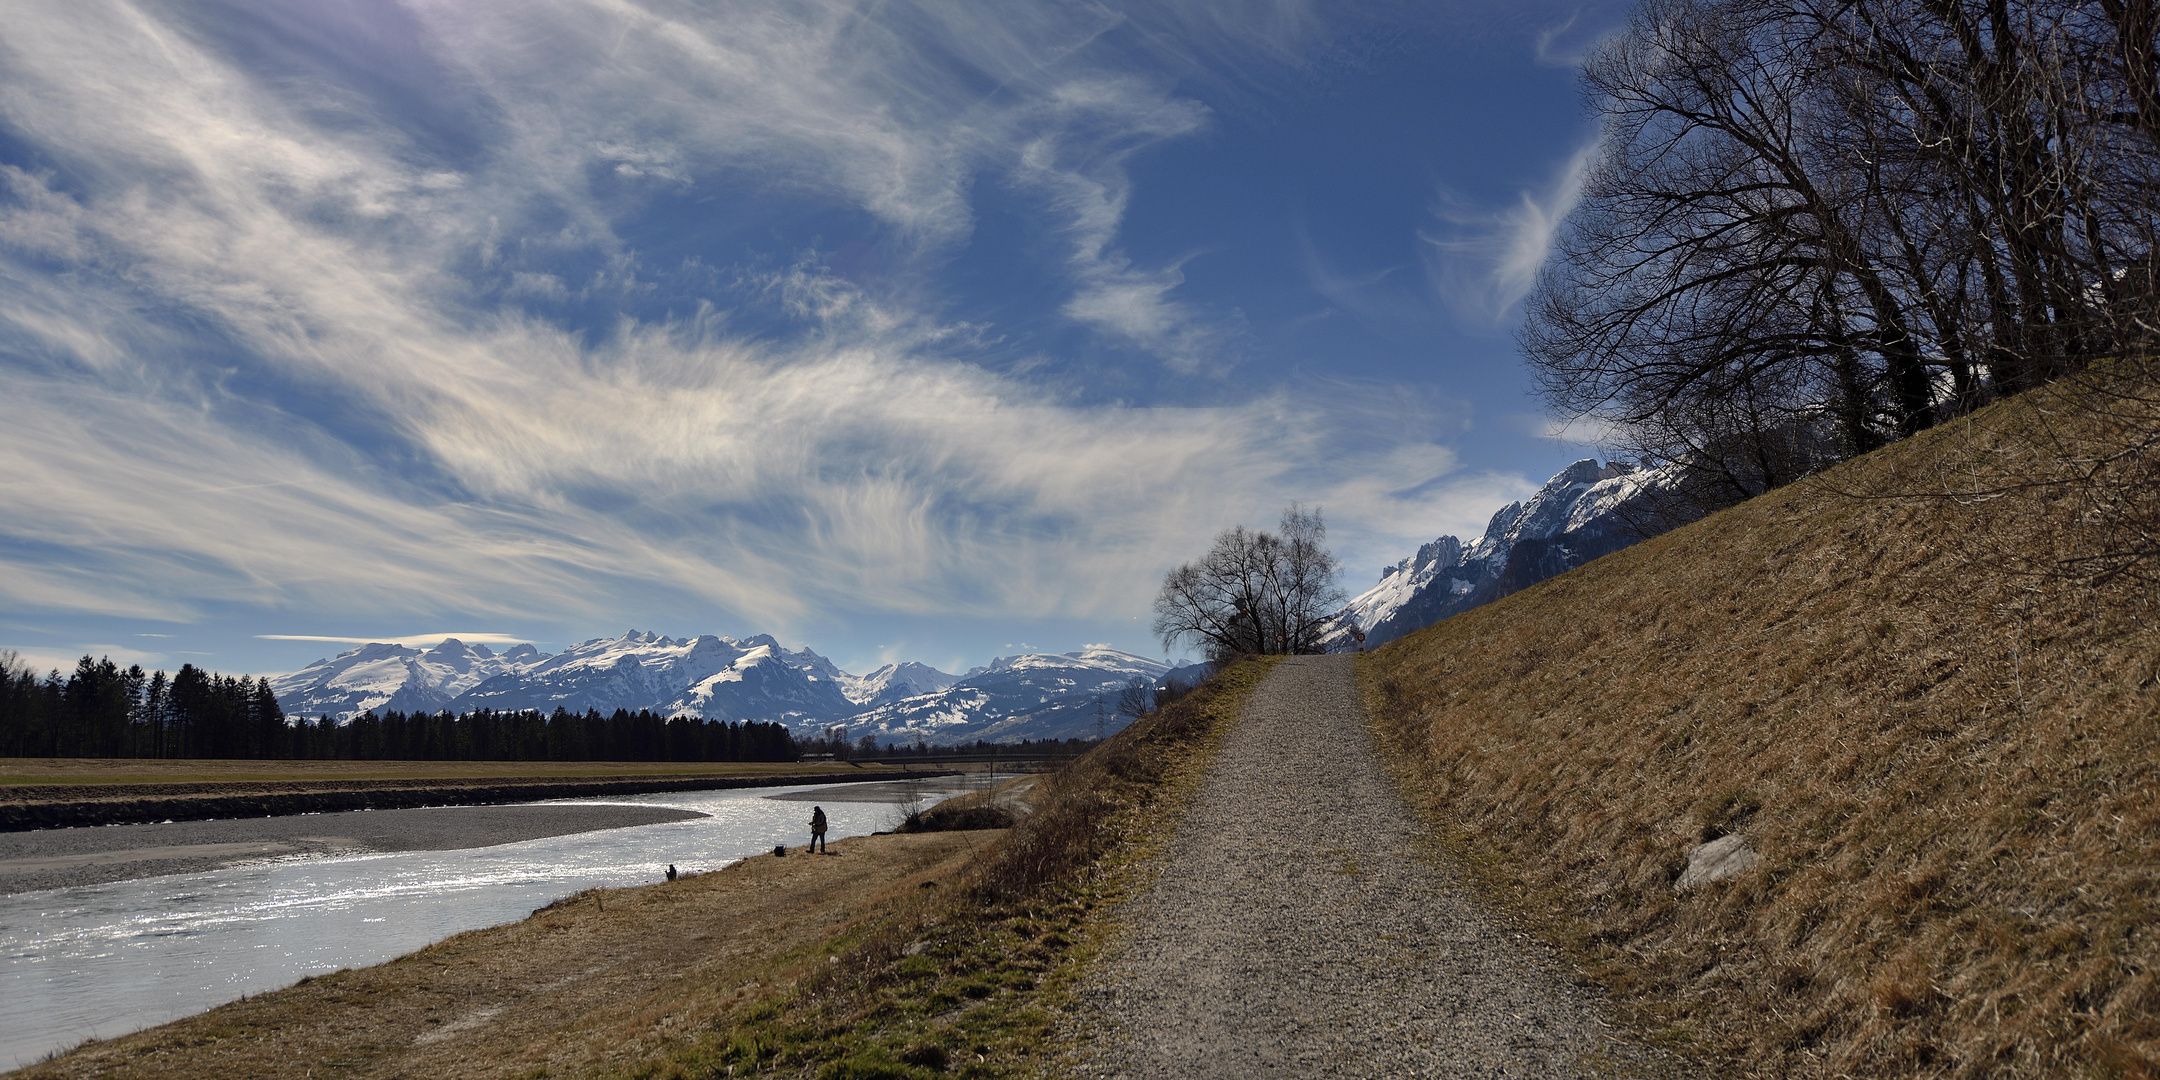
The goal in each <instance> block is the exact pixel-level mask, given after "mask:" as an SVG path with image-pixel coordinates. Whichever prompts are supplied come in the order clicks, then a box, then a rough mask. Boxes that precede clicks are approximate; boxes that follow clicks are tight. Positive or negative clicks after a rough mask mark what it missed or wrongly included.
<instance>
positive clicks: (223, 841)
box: [0, 804, 706, 894]
mask: <svg viewBox="0 0 2160 1080" xmlns="http://www.w3.org/2000/svg"><path fill="white" fill-rule="evenodd" d="M705 816H706V815H704V814H701V813H698V812H697V811H695V810H677V809H673V808H670V807H664V806H610V805H606V804H587V805H582V806H580V805H569V806H563V805H540V806H432V807H426V808H421V809H412V810H373V811H367V810H351V811H345V812H342V813H335V814H305V815H300V816H295V817H260V818H228V819H225V820H220V821H176V822H166V823H164V824H159V825H108V826H102V827H93V828H80V829H41V830H38V831H36V832H17V833H0V894H5V893H19V892H33V891H36V890H39V889H60V888H68V887H71V886H76V885H98V884H103V883H105V882H109V881H128V880H131V879H134V878H143V877H156V876H158V875H161V874H192V873H195V872H197V871H201V870H218V869H222V868H224V867H227V866H234V865H238V864H241V863H248V862H261V861H263V860H266V859H277V858H287V857H291V856H305V855H316V856H327V855H351V854H360V853H364V852H371V851H454V850H457V849H460V848H476V847H493V846H495V845H497V844H513V843H516V842H518V841H520V840H538V839H540V838H541V837H544V836H567V835H569V834H571V833H581V832H593V831H595V830H598V829H620V828H625V827H628V826H631V825H654V824H658V823H660V822H663V821H682V820H685V819H687V818H699V817H705Z"/></svg>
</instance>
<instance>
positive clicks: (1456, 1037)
mask: <svg viewBox="0 0 2160 1080" xmlns="http://www.w3.org/2000/svg"><path fill="white" fill-rule="evenodd" d="M1352 665H1353V658H1352V657H1348V656H1326V657H1298V658H1293V659H1290V660H1287V661H1284V662H1283V663H1282V664H1281V665H1280V666H1278V667H1277V668H1276V669H1275V671H1274V672H1273V673H1271V674H1270V675H1269V676H1268V678H1267V679H1266V681H1264V682H1263V683H1262V684H1261V685H1260V686H1259V688H1258V689H1257V690H1256V691H1255V692H1254V695H1253V698H1252V702H1251V704H1250V706H1249V707H1248V708H1247V711H1246V714H1245V716H1244V717H1243V718H1242V720H1241V721H1240V722H1239V723H1238V725H1237V726H1236V727H1235V728H1234V729H1233V730H1232V731H1231V733H1230V734H1229V736H1228V738H1227V741H1226V743H1225V745H1224V747H1223V749H1222V752H1221V754H1220V756H1219V757H1218V758H1217V759H1216V760H1215V762H1214V763H1213V764H1212V765H1211V766H1210V769H1209V772H1208V775H1207V778H1206V781H1205V782H1204V784H1203V786H1202V789H1201V791H1200V793H1199V794H1198V796H1197V797H1196V799H1195V800H1194V805H1193V807H1192V809H1191V813H1190V817H1189V818H1188V819H1187V820H1186V821H1185V823H1184V824H1183V826H1182V827H1181V828H1180V830H1179V834H1178V836H1177V837H1176V839H1175V840H1174V841H1173V842H1172V844H1171V846H1170V849H1169V852H1168V854H1167V856H1166V858H1167V862H1166V865H1165V866H1164V868H1163V872H1162V877H1161V879H1160V880H1159V882H1158V883H1157V885H1156V887H1155V889H1154V891H1153V892H1152V893H1151V894H1150V895H1148V896H1147V897H1145V898H1143V899H1142V900H1140V901H1138V902H1137V903H1136V904H1135V906H1134V907H1133V908H1132V909H1131V910H1129V911H1128V912H1127V913H1126V915H1125V916H1124V917H1123V920H1122V921H1123V922H1124V924H1125V930H1124V932H1123V936H1122V938H1121V940H1119V941H1118V942H1117V943H1116V944H1115V945H1113V947H1112V948H1111V950H1110V951H1109V953H1108V955H1107V956H1106V958H1105V961H1104V963H1103V964H1102V965H1101V966H1100V967H1098V968H1097V970H1096V973H1095V974H1094V975H1093V976H1092V977H1091V979H1090V981H1089V982H1088V983H1087V984H1086V985H1084V986H1083V989H1082V992H1081V997H1082V1001H1083V1007H1084V1009H1085V1010H1087V1012H1089V1013H1092V1014H1093V1015H1092V1016H1088V1017H1087V1019H1088V1020H1090V1021H1092V1023H1093V1025H1094V1028H1095V1030H1096V1031H1097V1032H1098V1040H1097V1042H1096V1048H1095V1050H1096V1055H1097V1057H1096V1060H1095V1062H1094V1063H1093V1065H1092V1066H1091V1072H1092V1073H1093V1074H1094V1075H1100V1076H1114V1077H1130V1078H1134V1080H1140V1078H1155V1077H1181V1078H1206V1077H1236V1078H1239V1080H1253V1078H1258V1077H1292V1076H1296V1077H1307V1076H1310V1077H1411V1076H1429V1077H1568V1076H1666V1075H1685V1073H1684V1072H1682V1071H1681V1070H1680V1069H1679V1067H1678V1066H1677V1065H1676V1063H1674V1062H1671V1061H1670V1060H1667V1059H1666V1058H1665V1057H1664V1056H1662V1055H1660V1054H1657V1053H1653V1052H1651V1051H1648V1050H1646V1049H1644V1048H1641V1047H1639V1046H1634V1045H1629V1044H1627V1043H1624V1042H1622V1041H1621V1040H1619V1039H1618V1038H1616V1037H1615V1035H1616V1034H1617V1033H1616V1032H1615V1031H1614V1030H1613V1029H1612V1028H1610V1027H1609V1026H1608V1025H1607V1024H1606V1023H1605V1022H1603V1021H1602V1020H1601V1019H1600V1012H1599V1009H1598V1005H1597V1001H1596V1000H1595V997H1594V995H1593V994H1592V993H1590V992H1588V991H1585V990H1583V989H1580V988H1578V987H1577V986H1576V985H1575V984H1574V983H1573V982H1572V981H1571V980H1570V979H1569V978H1567V977H1566V976H1565V975H1564V974H1563V971H1562V966H1561V965H1560V964H1559V963H1558V962H1557V961H1556V960H1555V958H1554V957H1553V955H1552V954H1551V953H1550V952H1549V951H1547V950H1546V949H1544V948H1543V947H1542V946H1539V945H1537V944H1536V943H1534V942H1532V941H1530V940H1529V939H1527V938H1525V937H1524V936H1523V935H1520V934H1517V933H1514V932H1511V931H1510V930H1508V929H1507V928H1506V926H1505V925H1504V924H1503V923H1502V922H1501V921H1500V920H1499V919H1497V918H1496V917H1495V916H1494V915H1492V914H1491V913H1490V912H1488V911H1486V910H1482V909H1481V907H1480V905H1479V904H1478V902H1476V901H1475V900H1474V899H1473V898H1472V897H1471V895H1470V894H1469V892H1468V890H1467V889H1466V888H1465V887H1464V885H1463V884H1462V883H1461V882H1460V880H1459V879H1458V877H1457V875H1455V874H1454V873H1452V872H1451V871H1450V870H1449V869H1448V868H1447V866H1446V865H1445V862H1444V860H1443V859H1442V858H1441V856H1440V855H1439V853H1438V852H1437V850H1436V849H1435V848H1434V847H1433V846H1432V844H1431V843H1430V840H1429V831H1428V830H1427V829H1426V828H1425V827H1424V826H1423V825H1422V824H1421V823H1420V822H1419V821H1418V820H1417V819H1416V818H1415V817H1414V816H1413V815H1412V814H1411V812H1410V810H1409V809H1408V808H1407V807H1406V806H1405V805H1404V804H1403V802H1402V800H1401V797H1400V796H1399V795H1398V793H1397V791H1396V787H1395V783H1394V781H1393V779H1392V778H1391V777H1390V776H1389V775H1388V773H1387V771H1386V770H1385V769H1384V768H1383V767H1382V765H1381V763H1380V761H1379V758H1378V756H1377V754H1376V753H1375V749H1374V744H1373V740H1372V738H1371V736H1370V735H1369V734H1368V733H1367V731H1366V729H1365V726H1364V723H1363V720H1362V717H1361V716H1360V713H1359V707H1358V695H1357V687H1356V675H1355V671H1354V669H1353V666H1352Z"/></svg>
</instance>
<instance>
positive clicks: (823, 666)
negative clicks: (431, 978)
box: [271, 458, 1671, 745]
mask: <svg viewBox="0 0 2160 1080" xmlns="http://www.w3.org/2000/svg"><path fill="white" fill-rule="evenodd" d="M1670 484H1671V480H1670V478H1669V477H1668V476H1667V474H1666V473H1664V472H1661V471H1658V470H1649V471H1644V470H1638V469H1635V468H1632V467H1630V466H1627V465H1624V464H1621V463H1618V462H1614V463H1611V464H1605V465H1600V464H1598V462H1597V460H1596V459H1594V458H1586V459H1584V460H1581V461H1578V462H1575V463H1574V464H1572V465H1570V466H1568V467H1567V468H1565V469H1562V470H1561V471H1560V472H1559V474H1558V475H1555V476H1554V477H1553V478H1552V479H1551V480H1550V481H1548V482H1547V483H1546V484H1545V486H1544V487H1542V488H1540V489H1539V490H1538V492H1537V494H1535V495H1532V496H1531V497H1530V498H1528V499H1526V500H1524V501H1522V502H1517V503H1510V504H1508V505H1507V506H1506V507H1504V508H1502V509H1501V510H1500V511H1499V512H1498V513H1496V514H1494V515H1493V517H1492V521H1491V522H1490V523H1489V524H1488V525H1487V526H1486V528H1485V534H1484V535H1483V536H1480V537H1479V538H1477V539H1476V540H1474V541H1472V542H1470V543H1468V544H1465V543H1463V542H1462V541H1461V540H1458V539H1456V538H1455V537H1453V536H1442V537H1440V538H1438V539H1436V540H1434V541H1433V542H1432V543H1429V544H1426V545H1424V546H1422V547H1420V548H1418V550H1417V552H1416V553H1415V554H1413V555H1411V556H1409V557H1407V558H1405V559H1403V560H1402V561H1401V562H1398V563H1396V564H1395V565H1393V566H1390V567H1388V568H1387V569H1385V570H1383V571H1381V573H1380V581H1379V583H1378V584H1376V585H1374V586H1373V587H1372V588H1371V589H1368V590H1366V591H1365V592H1364V593H1362V594H1360V595H1359V596H1358V597H1357V598H1356V599H1353V600H1351V601H1350V602H1349V604H1348V605H1346V606H1345V607H1344V608H1343V609H1342V611H1341V612H1340V613H1339V622H1340V624H1341V625H1342V626H1343V627H1344V629H1343V631H1342V632H1340V633H1338V634H1337V635H1336V636H1335V638H1334V639H1332V640H1331V641H1330V643H1329V644H1330V647H1332V648H1337V649H1349V648H1354V647H1356V641H1355V639H1354V637H1353V636H1352V635H1351V634H1350V633H1349V628H1350V627H1352V626H1354V627H1356V628H1357V629H1358V630H1360V631H1363V632H1364V635H1365V641H1364V644H1365V645H1366V646H1367V647H1370V646H1374V645H1379V644H1381V643H1383V642H1386V641H1390V640H1393V639H1395V638H1398V637H1401V636H1402V635H1404V634H1407V633H1410V632H1411V631H1413V630H1417V629H1420V628H1422V627H1425V626H1429V625H1431V624H1432V623H1435V622H1438V621H1439V620H1441V619H1444V618H1446V617H1447V616H1449V615H1453V614H1455V613H1457V612H1460V611H1467V610H1469V609H1470V608H1474V607H1477V606H1478V605H1480V604H1485V603H1490V602H1491V601H1493V600H1497V599H1499V598H1500V597H1503V596H1506V595H1508V594H1509V593H1512V592H1515V591H1516V590H1519V589H1522V588H1526V587H1528V586H1530V585H1533V584H1536V583H1537V582H1539V581H1543V580H1544V579H1546V578H1549V577H1552V576H1553V575H1555V574H1559V573H1563V572H1565V571H1567V570H1570V569H1572V568H1574V567H1576V566H1580V565H1582V564H1583V563H1586V562H1589V561H1590V560H1591V559H1594V558H1597V557H1598V556H1600V555H1604V554H1607V553H1608V552H1612V551H1617V550H1619V549H1621V548H1623V547H1626V546H1628V545H1629V544H1632V543H1635V542H1636V541H1638V540H1641V539H1644V538H1645V537H1647V536H1649V535H1651V534H1652V533H1654V532H1657V531H1661V530H1660V529H1658V528H1655V527H1652V526H1651V525H1650V521H1651V519H1652V518H1653V517H1654V516H1655V515H1654V514H1653V513H1652V510H1653V506H1652V504H1653V503H1654V502H1655V501H1656V499H1657V496H1658V495H1659V494H1660V493H1662V492H1664V491H1666V490H1667V489H1668V488H1669V487H1670ZM1196 674H1197V673H1196V672H1194V671H1193V670H1190V669H1177V670H1175V671H1173V669H1171V667H1170V666H1169V665H1167V664H1164V663H1161V662H1159V661H1156V660H1151V659H1149V658H1147V657H1143V656H1135V655H1133V654H1131V653H1125V652H1119V651H1117V650H1115V649H1109V648H1098V647H1090V648H1086V649H1082V650H1081V651H1079V652H1073V653H1030V654H1026V655H1021V656H1008V657H1000V658H998V659H996V660H993V661H991V662H990V663H989V664H987V665H985V666H983V667H979V668H975V669H973V670H971V671H968V672H966V673H964V674H960V675H952V674H948V673H946V672H943V671H939V670H937V669H936V668H933V667H929V666H927V665H924V664H918V663H912V662H910V663H899V664H886V665H885V666H883V667H880V668H878V669H877V670H875V671H872V672H870V673H869V674H867V675H853V674H850V673H848V672H846V671H842V670H841V669H840V668H839V667H838V666H837V665H835V664H834V663H833V662H832V661H831V660H828V659H826V658H825V657H823V656H820V655H818V654H817V653H815V652H812V651H811V650H809V649H800V650H791V649H788V648H786V647H784V646H782V645H781V644H780V643H779V642H778V641H776V640H774V639H773V638H772V637H770V636H767V635H763V634H760V635H757V636H754V637H748V638H743V639H741V640H737V639H735V638H728V637H717V636H714V635H711V634H702V635H699V636H697V637H691V638H670V637H664V636H662V635H659V634H653V633H647V632H642V631H638V630H631V631H629V632H627V633H625V634H623V635H622V636H621V637H618V638H594V639H592V640H590V641H581V642H578V643H577V644H575V645H572V646H570V647H568V648H566V649H564V650H563V651H561V652H558V653H545V652H541V651H540V650H539V649H537V648H534V647H533V646H531V645H518V646H516V647H514V648H511V649H508V650H505V651H503V652H499V653H498V652H495V651H494V650H492V649H490V648H488V647H487V646H486V645H478V644H475V645H468V644H466V643H464V642H462V641H459V640H458V639H456V638H449V639H446V640H444V641H443V642H442V643H441V644H439V645H436V646H435V647H434V648H432V649H418V648H414V647H411V646H406V645H393V644H382V643H376V644H370V645H362V646H360V647H358V648H355V649H351V650H348V651H346V652H343V653H340V654H338V655H337V656H334V657H330V658H328V659H324V660H318V661H316V662H315V663H313V664H310V665H308V666H307V667H305V668H302V669H300V670H299V671H296V672H293V673H291V674H289V675H278V676H272V677H271V685H272V686H273V687H274V688H275V689H276V691H277V695H278V703H279V704H280V705H282V706H283V707H284V709H285V712H286V713H287V714H288V715H300V716H331V717H335V718H338V719H347V718H350V717H354V716H358V715H360V714H362V713H365V712H368V711H371V710H372V711H375V712H378V713H382V712H391V711H397V712H407V713H411V712H441V711H444V710H448V711H450V712H468V711H471V710H474V709H496V710H504V711H517V710H524V709H534V710H538V711H541V712H553V711H554V710H556V709H558V708H561V709H568V710H570V711H572V712H584V711H586V710H588V709H595V710H598V711H600V712H602V713H612V712H614V711H615V710H617V709H629V710H631V711H633V712H635V711H637V710H640V709H646V710H650V711H652V712H656V713H660V714H662V715H665V716H699V717H705V718H708V719H714V720H734V721H743V720H762V721H768V722H772V721H776V722H779V723H783V724H786V725H787V726H788V728H789V729H790V730H793V731H795V732H796V733H797V734H802V735H815V734H820V733H822V732H824V731H825V730H826V729H829V728H833V727H845V728H847V729H848V732H849V735H850V737H852V738H860V737H861V736H863V735H866V734H867V735H875V736H877V738H878V739H879V741H880V742H898V743H913V742H918V741H920V742H925V743H930V744H933V745H944V744H952V743H962V742H973V741H975V740H977V739H988V740H991V741H1012V740H1017V739H1042V738H1073V737H1089V736H1093V735H1095V734H1096V733H1097V732H1098V731H1101V732H1111V731H1115V730H1117V729H1118V728H1121V727H1123V726H1124V724H1125V722H1126V718H1125V717H1123V716H1120V715H1118V712H1117V706H1118V697H1119V694H1120V693H1121V692H1122V691H1123V690H1124V688H1125V687H1126V686H1127V685H1129V684H1130V683H1131V682H1132V681H1133V680H1135V679H1138V680H1141V681H1143V682H1145V683H1147V684H1148V685H1150V686H1155V685H1160V684H1161V683H1162V682H1163V681H1164V680H1165V679H1166V678H1170V679H1177V678H1183V679H1191V678H1194V677H1196Z"/></svg>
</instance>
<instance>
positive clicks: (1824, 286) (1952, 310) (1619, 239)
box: [1522, 0, 2160, 498]
mask: <svg viewBox="0 0 2160 1080" xmlns="http://www.w3.org/2000/svg"><path fill="white" fill-rule="evenodd" d="M2156 29H2160V0H1791V2H1788V3H1784V4H1776V5H1767V4H1761V3H1758V2H1754V0H1648V2H1646V3H1644V4H1643V5H1642V6H1641V7H1639V8H1638V9H1637V11H1636V12H1635V14H1634V16H1633V19H1632V21H1631V23H1630V25H1629V28H1628V30H1627V32H1626V33H1624V34H1622V35H1621V36H1620V37H1618V38H1617V39H1615V40H1614V41H1613V42H1611V43H1610V44H1609V45H1608V46H1606V47H1605V48H1604V49H1603V50H1601V51H1600V52H1599V53H1598V54H1597V55H1596V56H1595V57H1594V58H1593V59H1592V60H1591V61H1590V62H1589V63H1588V64H1587V65H1586V67H1585V71H1584V81H1585V85H1586V88H1587V89H1588V91H1589V92H1590V94H1591V96H1592V97H1593V99H1594V100H1595V101H1596V102H1597V104H1598V107H1599V108H1600V110H1601V112H1602V113H1603V115H1604V123H1605V130H1604V140H1603V146H1602V150H1601V157H1600V159H1599V160H1598V161H1597V162H1596V163H1595V165H1594V166H1593V168H1592V169H1591V171H1590V173H1589V176H1588V179H1587V181H1586V184H1585V188H1584V191H1583V194H1582V197H1581V199H1580V201H1579V203H1578V207H1577V209H1576V211H1575V212H1574V214H1573V215H1572V216H1571V217H1570V219H1569V221H1568V223H1567V226H1566V227H1565V229H1564V230H1563V231H1562V235H1561V236H1560V237H1559V238H1558V240H1557V242H1556V247H1555V252H1554V258H1553V259H1552V260H1551V262H1550V263H1549V264H1548V266H1547V268H1546V270H1545V272H1544V274H1543V275H1542V277H1541V279H1540V282H1539V286H1538V289H1537V291H1536V292H1535V293H1534V294H1533V296H1532V297H1531V299H1530V302H1529V305H1528V308H1527V316H1526V320H1525V325H1524V329H1523V332H1522V342H1523V348H1524V351H1525V354H1526V356H1527V357H1528V359H1529V360H1530V362H1531V364H1532V366H1533V368H1534V369H1535V371H1536V374H1537V377H1538V380H1539V384H1540V387H1541V389H1542V390H1543V392H1544V394H1545V396H1546V397H1547V399H1548V400H1549V401H1550V402H1551V403H1552V404H1553V405H1554V407H1555V408H1556V409H1557V410H1558V411H1560V412H1562V413H1564V414H1567V415H1570V416H1577V417H1580V416H1596V417H1599V418H1602V419H1604V420H1606V421H1608V422H1610V423H1612V424H1613V425H1615V427H1616V429H1617V430H1618V431H1620V432H1621V433H1622V434H1621V437H1620V439H1619V441H1620V442H1621V444H1622V447H1621V448H1622V449H1624V450H1629V451H1633V456H1636V457H1640V458H1643V459H1646V460H1647V461H1649V462H1651V463H1653V464H1663V463H1679V464H1681V465H1683V466H1685V468H1686V471H1687V472H1689V473H1690V474H1692V479H1693V482H1694V483H1695V484H1696V486H1697V487H1698V488H1699V489H1700V490H1703V491H1706V492H1721V493H1725V494H1728V495H1730V496H1731V497H1734V498H1738V497H1745V496H1746V495H1750V494H1754V493H1755V492H1756V491H1759V490H1762V489H1764V488H1767V487H1772V486H1776V485H1777V484H1779V483H1783V482H1785V481H1787V480H1790V479H1792V478H1794V477H1796V476H1798V475H1804V474H1805V473H1807V472H1810V471H1813V470H1815V469H1818V468H1821V467H1822V466H1823V465H1825V464H1827V463H1829V462H1830V461H1834V460H1836V459H1837V458H1839V457H1843V456H1848V455H1851V454H1857V453H1864V452H1866V451H1868V450H1871V449H1873V448H1875V447H1876V446H1878V445H1881V444H1882V443H1883V442H1884V441H1887V440H1889V439H1894V438H1900V437H1903V436H1906V435H1910V434H1912V433H1913V432H1915V431H1918V430H1920V429H1921V428H1924V427H1927V426H1929V425H1931V424H1933V423H1936V422H1939V421H1940V420H1941V419H1943V418H1944V417H1946V416H1950V415H1955V414H1957V413H1959V412H1962V411H1966V410H1970V409H1972V408H1975V407H1978V406H1979V405H1982V404H1985V403H1986V402H1987V401H1988V400H1990V399H1991V398H1993V397H1995V396H1999V395H2001V394H2006V393H2016V392H2020V391H2023V390H2026V389H2030V388H2032V387H2035V386H2038V385H2041V384H2042V383H2045V382H2048V381H2050V380H2053V379H2057V378H2060V377H2062V376H2063V375H2066V374H2070V373H2074V372H2078V371H2081V370H2083V369H2085V368H2086V367H2088V366H2089V365H2091V364H2092V363H2094V362H2096V361H2100V360H2106V361H2108V362H2110V363H2115V362H2120V361H2121V360H2123V359H2125V358H2128V359H2130V360H2132V361H2134V362H2135V361H2141V360H2142V358H2147V357H2150V356H2151V355H2152V354H2153V350H2154V345H2155V342H2156V341H2160V318H2156V317H2155V314H2154V312H2155V294H2156V290H2155V289H2154V282H2155V281H2156V280H2160V272H2156V271H2160V264H2156V261H2155V260H2156V258H2160V256H2156V252H2160V244H2156V242H2155V231H2156V228H2160V47H2156V44H2155V41H2154V34H2155V31H2156Z"/></svg>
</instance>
